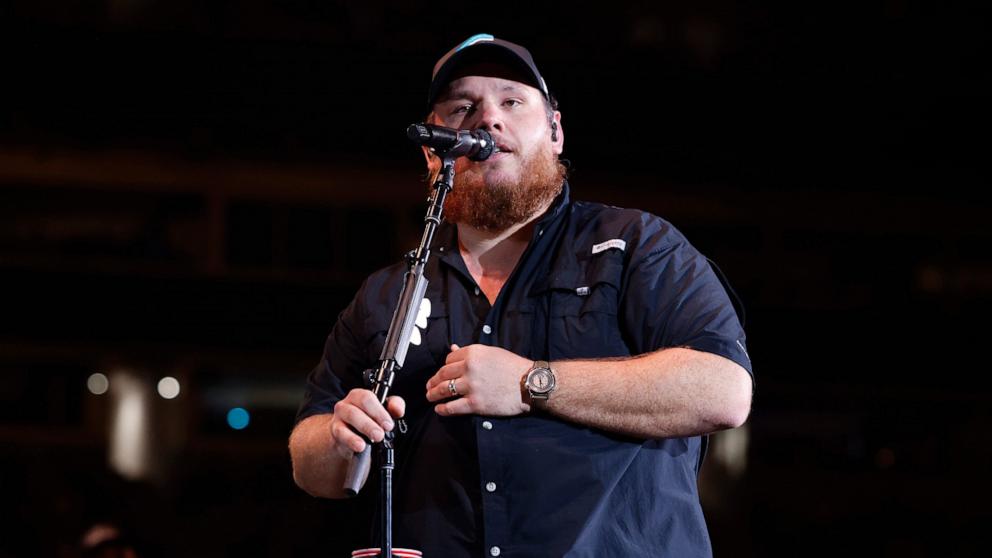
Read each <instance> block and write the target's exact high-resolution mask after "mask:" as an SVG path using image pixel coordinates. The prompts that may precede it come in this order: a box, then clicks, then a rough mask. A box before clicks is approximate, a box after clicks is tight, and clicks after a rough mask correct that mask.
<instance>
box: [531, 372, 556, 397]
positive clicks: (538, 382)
mask: <svg viewBox="0 0 992 558" xmlns="http://www.w3.org/2000/svg"><path fill="white" fill-rule="evenodd" d="M527 384H528V385H529V386H530V389H532V390H533V391H535V392H537V393H547V392H549V391H551V389H552V388H554V387H555V377H554V376H553V375H552V374H551V371H550V370H548V369H547V368H538V369H536V370H534V371H533V372H531V375H530V378H528V381H527Z"/></svg>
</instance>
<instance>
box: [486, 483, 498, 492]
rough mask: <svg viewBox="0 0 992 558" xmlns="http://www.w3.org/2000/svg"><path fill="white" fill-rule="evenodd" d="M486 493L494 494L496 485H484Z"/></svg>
mask: <svg viewBox="0 0 992 558" xmlns="http://www.w3.org/2000/svg"><path fill="white" fill-rule="evenodd" d="M486 492H496V483H494V482H487V483H486Z"/></svg>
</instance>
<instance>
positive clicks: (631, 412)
mask: <svg viewBox="0 0 992 558" xmlns="http://www.w3.org/2000/svg"><path fill="white" fill-rule="evenodd" d="M552 366H553V367H554V368H555V372H556V376H557V388H556V389H555V391H554V392H553V393H552V394H551V397H550V398H549V399H548V401H546V402H542V403H540V404H539V405H538V406H539V407H540V408H541V409H543V410H545V411H547V412H549V413H551V414H553V415H555V416H558V417H560V418H562V419H565V420H569V421H572V422H576V423H579V424H583V425H586V426H592V427H595V428H600V429H603V430H609V431H612V432H618V433H622V434H627V435H631V436H637V437H643V438H669V437H680V436H694V435H699V434H706V433H710V432H714V431H717V430H723V429H727V428H734V427H737V426H740V425H741V424H743V422H744V421H745V420H746V419H747V415H748V412H749V411H750V405H751V387H752V386H751V378H750V375H749V374H748V373H747V371H746V370H744V369H743V368H741V366H739V365H738V364H736V363H734V362H733V361H731V360H729V359H726V358H723V357H721V356H718V355H714V354H711V353H705V352H700V351H694V350H691V349H683V348H672V349H665V350H662V351H657V352H654V353H649V354H646V355H641V356H638V357H633V358H629V359H607V360H573V361H556V362H553V363H552Z"/></svg>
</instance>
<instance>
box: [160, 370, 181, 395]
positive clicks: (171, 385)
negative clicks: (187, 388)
mask: <svg viewBox="0 0 992 558" xmlns="http://www.w3.org/2000/svg"><path fill="white" fill-rule="evenodd" d="M158 394H159V395H161V396H162V398H163V399H175V398H176V397H177V396H178V395H179V380H177V379H175V378H173V377H172V376H166V377H164V378H162V379H161V380H159V381H158Z"/></svg>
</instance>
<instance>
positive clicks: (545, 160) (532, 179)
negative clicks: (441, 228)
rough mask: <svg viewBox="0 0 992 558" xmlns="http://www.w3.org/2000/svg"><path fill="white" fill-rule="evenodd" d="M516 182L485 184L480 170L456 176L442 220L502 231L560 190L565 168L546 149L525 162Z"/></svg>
mask: <svg viewBox="0 0 992 558" xmlns="http://www.w3.org/2000/svg"><path fill="white" fill-rule="evenodd" d="M522 176H523V178H522V179H521V181H520V183H519V184H508V183H505V182H503V181H500V182H496V183H492V184H486V183H485V180H484V178H483V176H482V173H480V172H474V170H472V171H467V172H461V173H458V174H456V175H455V183H454V187H453V189H452V190H451V193H450V194H448V198H447V200H446V202H445V207H444V214H445V219H447V220H448V221H452V222H454V223H463V224H465V225H469V226H470V227H473V228H476V229H479V230H482V231H486V232H497V233H498V232H502V231H505V230H506V229H508V228H510V227H511V226H513V225H516V224H518V223H523V222H525V221H527V220H528V219H529V218H531V217H532V216H533V215H534V213H536V212H537V211H538V210H539V209H541V208H542V207H544V206H545V205H547V204H548V203H550V202H551V200H553V199H554V197H555V196H557V195H558V192H560V191H561V187H562V183H563V182H564V180H565V167H564V166H563V165H562V164H561V163H559V162H558V158H557V157H556V156H555V155H554V153H553V152H552V151H551V150H550V148H549V149H547V150H545V151H543V152H540V153H537V154H535V155H534V156H533V157H531V158H530V159H528V160H526V161H524V164H523V174H522Z"/></svg>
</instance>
